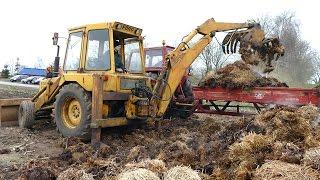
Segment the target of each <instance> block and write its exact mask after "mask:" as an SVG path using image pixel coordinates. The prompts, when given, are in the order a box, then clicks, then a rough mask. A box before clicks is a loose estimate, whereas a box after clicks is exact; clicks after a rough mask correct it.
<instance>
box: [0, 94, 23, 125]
mask: <svg viewBox="0 0 320 180" xmlns="http://www.w3.org/2000/svg"><path fill="white" fill-rule="evenodd" d="M25 100H28V99H27V98H19V99H0V127H6V126H17V125H19V122H18V113H19V106H20V104H21V102H22V101H25Z"/></svg>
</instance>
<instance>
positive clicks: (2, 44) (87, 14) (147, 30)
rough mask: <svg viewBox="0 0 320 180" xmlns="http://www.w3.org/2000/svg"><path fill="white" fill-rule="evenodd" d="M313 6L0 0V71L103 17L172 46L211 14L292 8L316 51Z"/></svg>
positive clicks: (278, 1)
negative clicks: (54, 38) (57, 37)
mask: <svg viewBox="0 0 320 180" xmlns="http://www.w3.org/2000/svg"><path fill="white" fill-rule="evenodd" d="M318 4H319V3H317V1H307V0H306V1H301V0H300V1H296V0H227V1H226V0H225V1H217V0H208V1H201V0H198V1H183V0H182V1H174V0H157V1H155V0H153V1H150V0H149V1H147V0H146V1H137V0H117V1H111V0H108V1H107V0H104V1H103V0H101V1H99V0H87V1H83V0H54V1H47V0H42V1H40V0H20V1H18V0H10V1H1V2H0V19H1V21H0V23H1V28H0V33H1V41H0V52H1V53H0V69H2V67H3V65H4V64H5V63H8V64H11V63H13V62H14V60H15V59H16V58H17V57H19V58H20V59H21V63H22V64H24V65H26V66H33V65H34V64H35V63H36V60H37V59H38V58H42V59H44V60H45V61H46V62H47V63H49V62H52V61H53V59H54V56H55V51H56V49H55V47H54V46H53V45H52V40H51V37H52V35H53V32H59V33H60V35H61V36H65V37H66V36H67V29H68V28H70V27H73V26H78V25H82V24H88V23H98V22H106V21H121V22H124V23H126V24H130V25H133V26H137V27H140V28H142V29H143V35H145V36H146V41H147V42H148V46H160V45H161V42H162V40H166V42H167V44H169V45H170V44H176V43H177V42H179V41H180V40H181V38H182V37H183V36H184V35H186V34H187V33H189V32H190V31H191V30H193V29H194V28H195V27H196V26H198V25H200V24H201V23H202V22H204V21H205V20H206V19H208V18H211V17H213V18H215V20H216V21H225V22H245V21H247V20H248V19H254V18H257V17H260V16H262V15H265V14H269V15H278V14H280V13H282V12H284V11H293V12H295V13H296V17H297V18H298V19H299V21H300V23H301V31H302V37H303V38H304V39H305V40H307V41H309V42H310V43H311V45H312V47H313V48H315V49H317V50H320V38H319V35H318V33H319V30H318V29H317V27H318V26H319V25H318V23H319V22H318V19H316V18H318V17H319V16H320V13H319V6H318ZM64 43H65V41H63V40H60V44H64ZM62 51H64V49H63V50H62Z"/></svg>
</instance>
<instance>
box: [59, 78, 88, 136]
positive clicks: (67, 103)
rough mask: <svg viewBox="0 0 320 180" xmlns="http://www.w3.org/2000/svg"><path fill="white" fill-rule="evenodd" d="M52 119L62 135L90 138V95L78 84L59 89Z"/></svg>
mask: <svg viewBox="0 0 320 180" xmlns="http://www.w3.org/2000/svg"><path fill="white" fill-rule="evenodd" d="M54 109H55V115H54V117H55V118H54V120H55V123H56V125H57V128H58V130H59V131H60V133H61V134H62V135H63V136H64V137H80V138H82V139H85V140H89V139H90V122H91V95H90V93H89V92H87V91H85V90H84V89H83V88H82V87H81V86H79V85H78V84H74V83H72V84H67V85H65V86H63V87H62V88H61V89H60V92H59V94H58V95H57V96H56V101H55V104H54Z"/></svg>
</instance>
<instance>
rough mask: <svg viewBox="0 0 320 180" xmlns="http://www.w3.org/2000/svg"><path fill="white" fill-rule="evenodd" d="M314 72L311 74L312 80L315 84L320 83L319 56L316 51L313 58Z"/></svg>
mask: <svg viewBox="0 0 320 180" xmlns="http://www.w3.org/2000/svg"><path fill="white" fill-rule="evenodd" d="M313 69H314V73H313V76H312V82H313V83H315V84H320V56H319V54H318V53H317V54H316V58H314V60H313Z"/></svg>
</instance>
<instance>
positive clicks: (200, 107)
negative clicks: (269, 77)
mask: <svg viewBox="0 0 320 180" xmlns="http://www.w3.org/2000/svg"><path fill="white" fill-rule="evenodd" d="M193 94H194V98H195V103H194V105H193V109H192V110H193V112H195V113H208V114H224V115H243V114H250V113H241V112H240V108H242V107H248V105H241V103H236V105H234V104H235V103H232V102H242V103H248V104H252V105H251V107H254V108H255V109H256V110H257V111H258V112H259V111H261V108H264V107H266V105H270V104H273V105H291V106H303V105H308V104H312V105H315V106H319V105H320V98H319V97H320V92H319V90H318V89H315V88H313V89H304V88H283V87H258V88H253V89H251V90H242V89H233V90H229V89H224V88H221V87H205V88H204V87H193ZM178 104H179V103H178ZM181 105H182V104H181Z"/></svg>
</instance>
